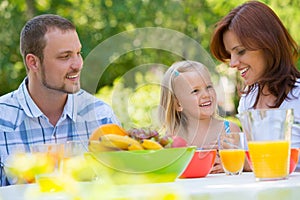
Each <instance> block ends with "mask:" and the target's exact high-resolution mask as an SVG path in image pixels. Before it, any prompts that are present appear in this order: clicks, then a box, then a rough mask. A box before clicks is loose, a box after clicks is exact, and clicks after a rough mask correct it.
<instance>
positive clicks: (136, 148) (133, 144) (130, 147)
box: [128, 143, 144, 151]
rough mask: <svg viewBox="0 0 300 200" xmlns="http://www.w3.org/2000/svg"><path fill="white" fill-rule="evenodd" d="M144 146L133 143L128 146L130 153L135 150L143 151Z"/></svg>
mask: <svg viewBox="0 0 300 200" xmlns="http://www.w3.org/2000/svg"><path fill="white" fill-rule="evenodd" d="M143 149H144V148H143V146H142V145H141V144H140V143H132V144H130V145H129V146H128V150H129V151H133V150H143Z"/></svg>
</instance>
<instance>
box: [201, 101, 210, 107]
mask: <svg viewBox="0 0 300 200" xmlns="http://www.w3.org/2000/svg"><path fill="white" fill-rule="evenodd" d="M210 104H211V102H206V103H202V104H200V106H209V105H210Z"/></svg>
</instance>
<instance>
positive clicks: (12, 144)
mask: <svg viewBox="0 0 300 200" xmlns="http://www.w3.org/2000/svg"><path fill="white" fill-rule="evenodd" d="M26 83H27V78H25V79H24V81H23V82H22V84H21V85H20V87H19V88H18V89H17V90H16V91H13V92H11V93H9V94H6V95H4V96H2V97H0V153H1V154H0V159H1V172H0V176H1V180H0V181H1V186H4V185H8V184H9V183H8V181H7V178H6V176H5V172H4V170H3V166H4V165H5V160H6V159H7V156H8V155H9V154H10V153H11V151H12V150H13V149H14V148H16V146H18V147H19V146H22V148H24V149H25V150H26V151H29V147H30V145H31V144H37V143H64V142H66V141H68V140H80V139H81V140H87V139H88V138H89V135H90V134H91V133H92V132H93V130H95V129H96V128H97V127H99V126H100V125H101V124H108V123H116V124H119V121H118V119H117V118H116V116H115V114H114V113H113V111H112V109H111V107H110V106H109V105H107V104H106V103H104V102H102V101H100V100H99V99H97V98H96V97H94V96H93V95H91V94H89V93H87V92H86V91H84V90H80V91H79V92H77V93H76V94H69V95H68V100H67V103H66V105H65V107H64V110H63V113H62V115H61V117H60V119H59V120H58V122H57V124H56V125H55V126H53V125H52V124H51V123H50V122H49V120H48V118H47V116H45V115H44V114H43V113H42V112H41V110H40V109H39V108H38V107H37V106H36V104H35V103H34V102H33V100H32V99H31V97H30V95H29V93H28V90H27V87H26Z"/></svg>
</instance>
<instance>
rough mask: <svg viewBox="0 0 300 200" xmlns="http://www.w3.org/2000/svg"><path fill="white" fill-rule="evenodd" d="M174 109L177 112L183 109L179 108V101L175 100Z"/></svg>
mask: <svg viewBox="0 0 300 200" xmlns="http://www.w3.org/2000/svg"><path fill="white" fill-rule="evenodd" d="M175 109H176V111H178V112H181V111H183V107H182V106H181V104H180V103H179V101H178V100H177V99H176V102H175Z"/></svg>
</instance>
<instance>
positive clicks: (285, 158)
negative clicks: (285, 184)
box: [239, 109, 294, 181]
mask: <svg viewBox="0 0 300 200" xmlns="http://www.w3.org/2000/svg"><path fill="white" fill-rule="evenodd" d="M239 119H240V121H241V123H242V126H243V129H244V130H245V131H246V132H248V135H249V138H248V148H249V149H248V150H249V156H250V159H251V162H252V169H253V172H254V175H255V177H256V180H257V181H263V180H280V179H286V178H288V175H289V162H290V161H289V159H290V148H291V147H290V146H291V144H290V138H291V128H292V124H293V121H294V117H293V110H292V109H257V110H250V111H247V112H245V113H242V114H240V115H239ZM244 127H245V128H244Z"/></svg>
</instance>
